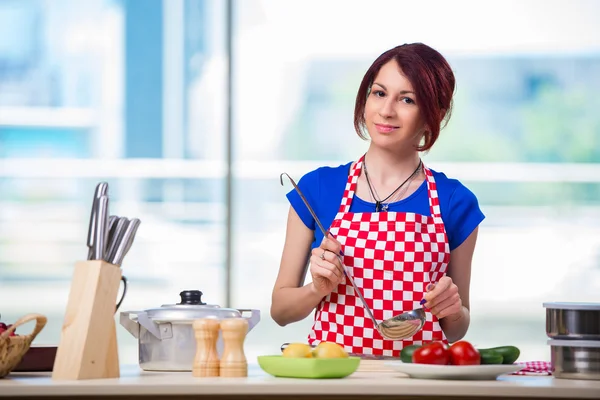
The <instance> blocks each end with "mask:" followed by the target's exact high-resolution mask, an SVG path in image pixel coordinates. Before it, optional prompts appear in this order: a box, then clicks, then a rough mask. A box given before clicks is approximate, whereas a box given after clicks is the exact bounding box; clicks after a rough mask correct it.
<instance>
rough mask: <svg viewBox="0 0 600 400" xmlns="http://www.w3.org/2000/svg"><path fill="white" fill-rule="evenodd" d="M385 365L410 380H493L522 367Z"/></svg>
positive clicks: (394, 363) (391, 363) (502, 365)
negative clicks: (403, 374) (405, 375)
mask: <svg viewBox="0 0 600 400" xmlns="http://www.w3.org/2000/svg"><path fill="white" fill-rule="evenodd" d="M386 365H387V366H389V367H391V368H393V369H394V370H396V371H399V372H402V373H405V374H407V375H409V376H410V377H411V378H419V379H462V380H495V379H496V378H498V376H500V375H502V374H510V373H512V372H516V371H519V370H521V369H523V366H521V365H514V364H511V365H505V364H498V365H494V364H490V365H487V364H486V365H430V364H412V363H404V362H402V361H389V362H386Z"/></svg>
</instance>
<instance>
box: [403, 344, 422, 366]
mask: <svg viewBox="0 0 600 400" xmlns="http://www.w3.org/2000/svg"><path fill="white" fill-rule="evenodd" d="M419 347H421V345H418V344H413V345H410V346H406V347H404V348H403V349H402V351H401V352H400V359H401V360H402V362H405V363H412V355H413V353H414V352H415V350H417V349H418V348H419Z"/></svg>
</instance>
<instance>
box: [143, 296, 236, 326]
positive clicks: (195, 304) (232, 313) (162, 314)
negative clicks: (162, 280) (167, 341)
mask: <svg viewBox="0 0 600 400" xmlns="http://www.w3.org/2000/svg"><path fill="white" fill-rule="evenodd" d="M202 295H203V293H202V292H201V291H199V290H184V291H182V292H181V293H179V296H180V297H181V301H180V302H179V303H176V304H163V305H162V306H160V307H158V308H151V309H148V310H144V312H145V313H146V315H147V316H148V318H150V319H152V320H154V321H164V322H168V321H169V322H172V321H193V320H195V319H199V318H216V319H223V318H232V317H240V316H241V313H240V312H239V311H238V310H236V309H234V308H221V307H220V306H218V305H214V304H206V303H204V302H202Z"/></svg>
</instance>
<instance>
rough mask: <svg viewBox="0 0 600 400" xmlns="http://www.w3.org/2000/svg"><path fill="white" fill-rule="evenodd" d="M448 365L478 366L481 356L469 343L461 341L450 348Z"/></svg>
mask: <svg viewBox="0 0 600 400" xmlns="http://www.w3.org/2000/svg"><path fill="white" fill-rule="evenodd" d="M450 364H452V365H479V364H481V355H480V354H479V352H478V351H477V350H476V349H475V347H473V345H472V344H471V343H469V342H467V341H464V340H461V341H459V342H456V343H454V344H453V345H452V346H450Z"/></svg>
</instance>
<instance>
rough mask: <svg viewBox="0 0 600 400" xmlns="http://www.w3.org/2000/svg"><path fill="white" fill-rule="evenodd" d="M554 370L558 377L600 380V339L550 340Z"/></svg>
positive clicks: (555, 375)
mask: <svg viewBox="0 0 600 400" xmlns="http://www.w3.org/2000/svg"><path fill="white" fill-rule="evenodd" d="M548 344H549V345H550V352H551V353H550V355H551V364H552V371H553V374H554V377H555V378H558V379H590V380H600V341H596V340H556V339H553V340H552V339H551V340H549V341H548Z"/></svg>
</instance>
